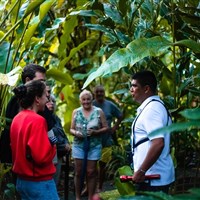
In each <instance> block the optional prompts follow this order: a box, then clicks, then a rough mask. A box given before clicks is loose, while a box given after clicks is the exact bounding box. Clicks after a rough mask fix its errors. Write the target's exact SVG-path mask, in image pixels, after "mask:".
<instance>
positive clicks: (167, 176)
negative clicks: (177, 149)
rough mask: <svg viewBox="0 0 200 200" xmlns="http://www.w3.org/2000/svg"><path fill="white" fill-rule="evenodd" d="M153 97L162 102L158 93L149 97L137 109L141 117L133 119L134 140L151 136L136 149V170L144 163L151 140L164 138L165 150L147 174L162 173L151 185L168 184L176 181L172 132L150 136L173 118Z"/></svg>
mask: <svg viewBox="0 0 200 200" xmlns="http://www.w3.org/2000/svg"><path fill="white" fill-rule="evenodd" d="M153 99H155V100H158V101H160V102H162V101H161V99H160V98H159V96H157V95H155V96H151V97H149V98H147V99H146V100H145V101H144V102H143V103H142V104H141V105H140V107H139V108H138V109H137V115H139V117H138V118H137V117H136V121H133V124H132V129H133V126H134V124H135V127H134V130H132V141H133V137H134V140H135V143H137V142H138V141H139V140H141V139H143V138H145V137H148V138H149V141H146V142H144V143H142V144H140V145H139V146H138V147H136V148H135V149H134V156H133V163H134V171H137V170H138V169H139V168H140V166H141V165H142V163H143V161H144V159H145V157H146V155H147V153H148V151H149V148H150V146H151V140H153V139H155V138H164V148H163V151H162V153H161V155H160V157H159V159H158V160H157V161H156V162H155V163H154V165H153V166H152V167H151V168H150V169H149V170H148V171H147V172H146V174H160V175H161V178H160V179H159V180H152V181H151V185H155V186H156V185H167V184H170V183H171V182H173V181H174V166H173V161H172V158H171V156H170V134H169V133H167V132H166V133H165V132H163V133H161V134H157V135H153V136H150V135H149V134H150V133H151V132H152V131H154V130H156V129H158V128H161V127H164V126H166V125H170V124H171V119H170V118H169V115H168V113H167V111H166V108H165V107H164V105H163V104H162V103H160V102H158V101H152V100H153ZM149 102H150V103H149ZM133 131H134V134H133Z"/></svg>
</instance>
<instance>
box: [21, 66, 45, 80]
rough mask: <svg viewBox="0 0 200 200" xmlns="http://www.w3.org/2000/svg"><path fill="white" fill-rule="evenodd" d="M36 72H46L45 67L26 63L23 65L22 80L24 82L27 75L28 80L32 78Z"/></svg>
mask: <svg viewBox="0 0 200 200" xmlns="http://www.w3.org/2000/svg"><path fill="white" fill-rule="evenodd" d="M36 72H41V73H44V74H45V73H46V69H45V68H44V67H42V66H40V65H37V64H33V63H31V64H28V65H26V67H24V69H23V71H22V82H23V83H25V82H26V78H27V77H28V78H29V79H30V80H33V79H34V78H35V73H36Z"/></svg>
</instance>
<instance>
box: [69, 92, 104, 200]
mask: <svg viewBox="0 0 200 200" xmlns="http://www.w3.org/2000/svg"><path fill="white" fill-rule="evenodd" d="M79 98H80V103H81V107H79V108H77V109H75V110H74V111H73V113H72V122H71V129H70V132H71V134H72V135H73V136H74V141H73V145H72V157H73V158H74V164H75V193H76V200H80V198H81V190H82V187H83V182H84V177H85V176H84V174H86V182H87V188H88V199H89V200H91V199H92V196H93V195H94V193H95V189H96V182H97V180H96V178H97V161H98V160H99V159H100V157H101V149H102V145H101V134H103V133H104V132H105V131H106V130H107V129H108V126H107V122H106V119H105V116H104V113H103V111H102V110H101V109H100V108H97V107H95V106H93V105H92V100H93V97H92V94H91V92H90V91H88V90H83V91H82V92H81V93H80V96H79ZM84 168H85V169H84Z"/></svg>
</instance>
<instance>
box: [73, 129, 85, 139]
mask: <svg viewBox="0 0 200 200" xmlns="http://www.w3.org/2000/svg"><path fill="white" fill-rule="evenodd" d="M74 136H75V137H77V138H80V139H81V138H83V134H82V133H81V132H80V131H75V133H74Z"/></svg>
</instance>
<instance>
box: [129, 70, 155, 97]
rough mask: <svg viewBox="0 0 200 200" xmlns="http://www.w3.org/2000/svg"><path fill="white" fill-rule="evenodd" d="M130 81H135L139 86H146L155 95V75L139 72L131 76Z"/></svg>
mask: <svg viewBox="0 0 200 200" xmlns="http://www.w3.org/2000/svg"><path fill="white" fill-rule="evenodd" d="M132 79H134V80H137V81H138V82H139V84H140V85H141V86H145V85H148V86H149V87H150V88H151V91H152V92H154V93H156V91H157V80H156V77H155V74H154V73H153V72H151V71H141V72H137V73H135V74H133V76H132Z"/></svg>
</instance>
